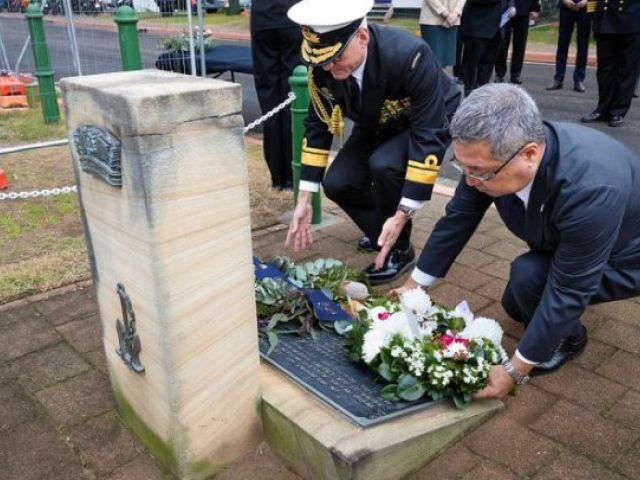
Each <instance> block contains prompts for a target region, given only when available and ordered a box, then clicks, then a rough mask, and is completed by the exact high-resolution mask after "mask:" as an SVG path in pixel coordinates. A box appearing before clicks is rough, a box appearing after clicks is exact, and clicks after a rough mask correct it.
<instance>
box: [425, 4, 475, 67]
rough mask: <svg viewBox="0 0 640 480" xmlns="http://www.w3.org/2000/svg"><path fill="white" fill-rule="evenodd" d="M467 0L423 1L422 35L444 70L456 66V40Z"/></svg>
mask: <svg viewBox="0 0 640 480" xmlns="http://www.w3.org/2000/svg"><path fill="white" fill-rule="evenodd" d="M465 1H466V0H422V8H421V9H420V33H421V34H422V38H423V39H424V41H425V42H427V45H429V46H430V47H431V50H432V51H433V54H434V56H435V57H436V60H437V61H438V63H439V64H440V66H441V67H442V68H443V69H444V68H446V67H448V66H450V65H455V64H456V39H457V34H458V26H459V25H460V16H461V15H462V9H463V8H464V4H465Z"/></svg>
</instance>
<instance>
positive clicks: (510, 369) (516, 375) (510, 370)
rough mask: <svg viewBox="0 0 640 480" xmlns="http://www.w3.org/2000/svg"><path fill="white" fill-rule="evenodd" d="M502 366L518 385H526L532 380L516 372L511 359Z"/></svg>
mask: <svg viewBox="0 0 640 480" xmlns="http://www.w3.org/2000/svg"><path fill="white" fill-rule="evenodd" d="M502 366H503V367H504V369H505V370H506V371H507V373H508V374H509V376H510V377H511V378H512V379H513V381H514V382H515V383H516V385H524V384H525V383H527V382H528V381H529V380H531V377H530V376H529V375H523V374H521V373H520V372H519V371H518V370H516V367H514V366H513V364H512V363H511V360H509V359H507V360H505V361H504V362H502Z"/></svg>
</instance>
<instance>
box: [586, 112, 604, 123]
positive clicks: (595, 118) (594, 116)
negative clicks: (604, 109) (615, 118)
mask: <svg viewBox="0 0 640 480" xmlns="http://www.w3.org/2000/svg"><path fill="white" fill-rule="evenodd" d="M580 121H581V122H582V123H592V122H606V121H607V115H605V114H603V113H600V112H591V113H589V114H588V115H585V116H583V117H582V118H581V119H580Z"/></svg>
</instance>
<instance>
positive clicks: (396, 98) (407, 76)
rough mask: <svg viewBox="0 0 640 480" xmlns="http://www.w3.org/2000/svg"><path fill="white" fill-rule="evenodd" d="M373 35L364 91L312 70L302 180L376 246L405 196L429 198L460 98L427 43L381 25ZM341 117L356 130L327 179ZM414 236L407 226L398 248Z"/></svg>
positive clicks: (373, 27) (351, 81)
mask: <svg viewBox="0 0 640 480" xmlns="http://www.w3.org/2000/svg"><path fill="white" fill-rule="evenodd" d="M369 32H370V39H369V44H368V48H367V57H366V64H365V67H364V74H363V80H362V92H360V91H359V87H358V85H357V83H356V81H355V79H354V78H353V77H349V79H347V80H344V81H338V80H334V79H333V77H332V75H331V74H330V73H328V72H326V71H324V70H323V69H322V68H320V67H316V68H313V69H312V70H310V85H309V89H310V94H311V97H312V106H310V107H309V115H308V117H307V119H306V122H305V125H306V132H305V137H304V140H303V147H302V172H301V180H302V182H303V183H304V182H311V183H314V184H318V183H320V182H322V184H323V187H324V191H325V194H326V195H327V197H329V198H330V199H332V200H333V201H335V202H336V203H337V204H338V205H339V206H340V207H341V208H342V209H343V210H344V211H345V212H346V213H347V214H348V215H349V216H350V217H351V218H352V219H353V221H354V222H355V223H356V224H357V225H358V227H360V229H361V230H362V231H363V232H364V233H365V235H367V236H368V237H369V238H371V239H372V241H374V242H375V241H376V239H377V238H378V236H379V235H380V232H381V229H382V225H383V223H384V221H385V220H386V219H387V218H389V217H391V216H393V215H394V214H395V212H396V209H397V207H398V204H399V203H400V201H401V199H402V198H404V199H408V200H409V201H413V202H415V204H420V203H422V202H423V201H425V200H429V198H430V197H431V192H432V189H433V185H434V183H435V181H436V178H437V176H438V171H439V168H440V164H441V162H442V158H443V155H444V153H445V150H446V148H447V146H448V144H449V142H450V137H449V134H448V119H450V118H451V117H452V116H453V113H454V112H455V109H456V107H457V105H458V103H459V101H460V95H461V94H460V91H459V90H458V88H457V87H456V85H455V82H454V81H453V80H452V79H451V78H450V77H448V76H447V75H445V74H444V73H443V72H442V70H441V68H440V67H439V66H438V65H437V63H436V60H435V58H434V56H433V54H432V52H431V50H430V49H429V47H428V46H427V45H426V44H425V43H424V42H423V41H422V40H421V39H419V38H417V37H415V36H413V35H411V34H409V33H407V32H405V31H403V30H400V29H396V28H391V27H383V26H377V25H371V26H369ZM342 115H344V116H346V117H347V118H350V119H351V120H353V121H354V123H355V126H354V128H353V132H352V134H351V136H350V137H349V139H348V140H347V142H346V143H345V144H344V146H343V147H342V148H341V150H340V151H339V153H338V155H337V156H336V158H335V160H334V161H333V162H332V163H331V166H329V167H328V170H327V172H326V175H325V169H327V161H328V157H329V149H330V147H331V143H332V139H333V136H334V134H339V130H340V122H341V118H340V117H341V116H342ZM303 183H301V188H303ZM415 204H414V205H415ZM410 235H411V222H408V223H407V224H406V225H405V228H404V230H403V232H402V234H401V235H400V238H399V239H398V241H397V243H396V248H398V249H402V250H403V249H406V248H408V247H409V246H410V243H409V242H410Z"/></svg>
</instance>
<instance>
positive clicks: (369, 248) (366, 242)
mask: <svg viewBox="0 0 640 480" xmlns="http://www.w3.org/2000/svg"><path fill="white" fill-rule="evenodd" d="M358 250H360V251H361V252H373V251H375V248H374V246H373V243H372V242H371V239H370V238H369V237H367V236H366V235H363V236H362V238H360V240H358Z"/></svg>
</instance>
